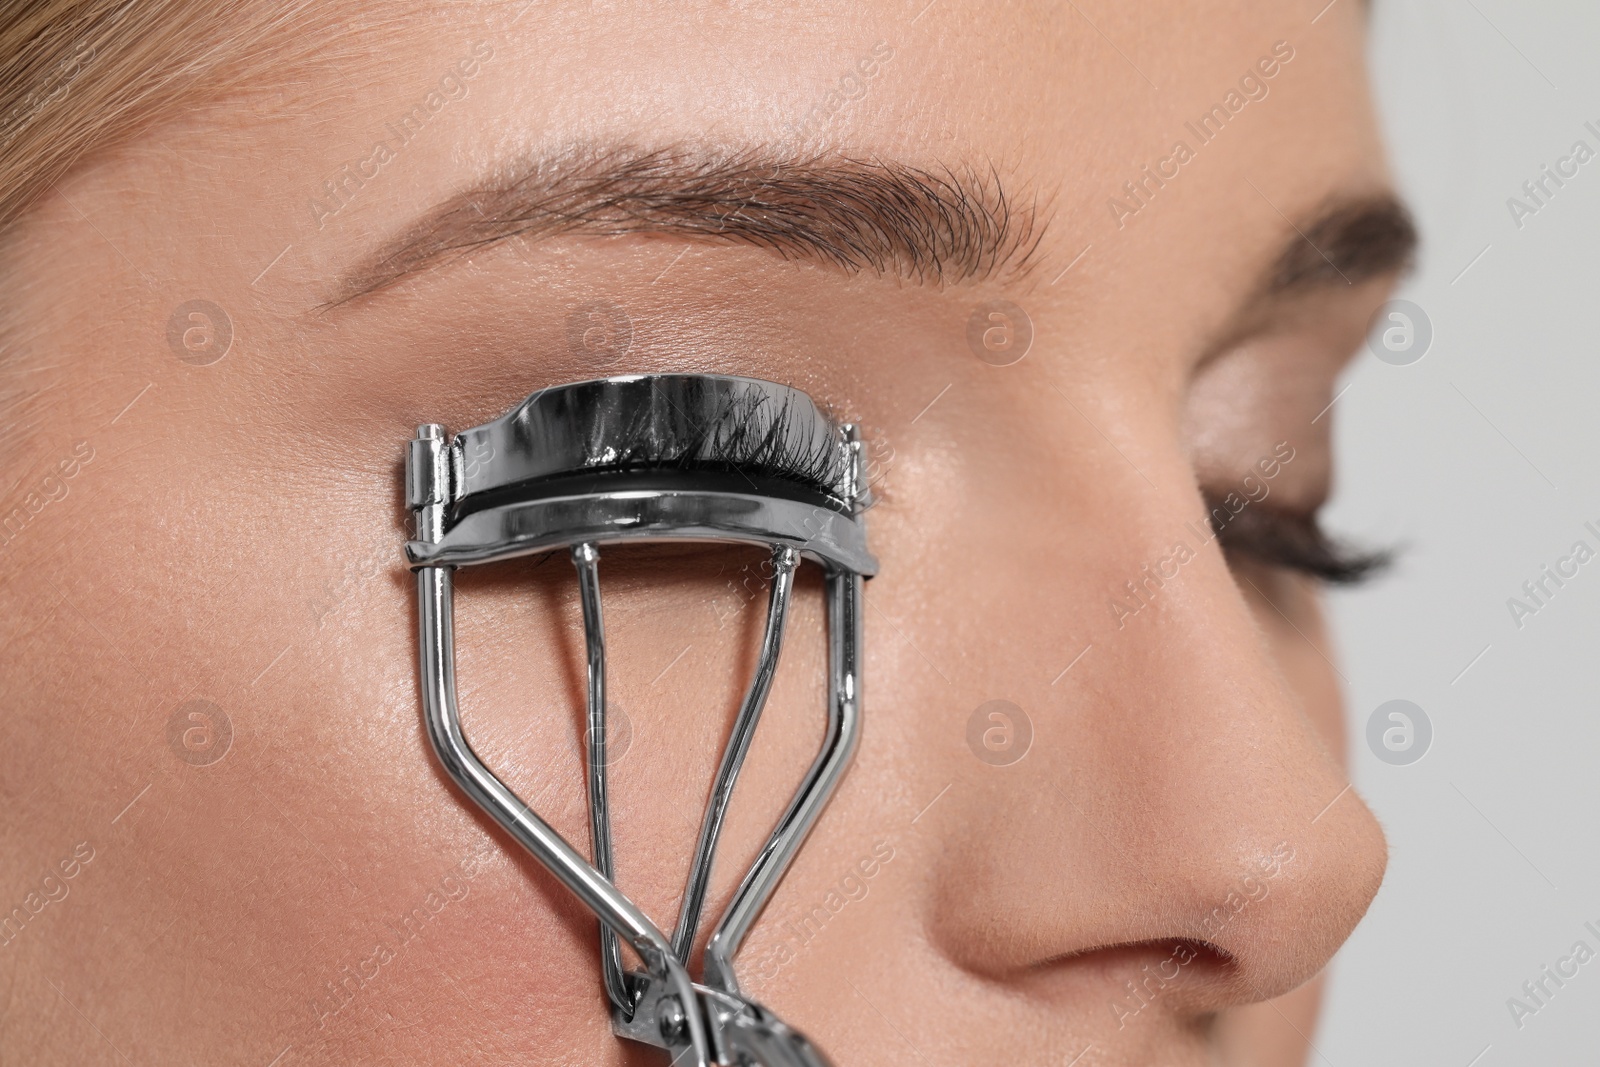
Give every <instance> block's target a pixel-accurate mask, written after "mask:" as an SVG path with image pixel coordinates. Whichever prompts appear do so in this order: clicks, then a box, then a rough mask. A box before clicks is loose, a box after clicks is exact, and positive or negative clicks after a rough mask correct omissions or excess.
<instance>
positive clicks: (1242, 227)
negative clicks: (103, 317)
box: [43, 0, 1384, 352]
mask: <svg viewBox="0 0 1600 1067" xmlns="http://www.w3.org/2000/svg"><path fill="white" fill-rule="evenodd" d="M1313 19H1315V21H1313ZM1363 35H1364V16H1363V14H1362V11H1361V9H1360V8H1359V7H1358V6H1357V5H1355V4H1354V3H1352V2H1349V0H1340V2H1337V3H1335V4H1333V5H1331V6H1330V7H1328V8H1326V9H1325V10H1324V11H1323V12H1321V14H1320V15H1317V14H1315V13H1312V14H1308V13H1307V12H1306V11H1305V10H1303V9H1302V8H1301V7H1300V5H1289V4H1284V3H1279V2H1269V0H1236V2H1204V3H1168V4H1161V5H1154V6H1152V5H1139V6H1137V7H1134V6H1131V5H1125V6H1113V5H1110V4H1105V3H1078V4H1067V5H1064V6H1063V5H1058V4H1054V3H1051V4H1044V3H1039V4H1026V3H1019V4H1009V5H1005V6H1003V7H989V8H985V9H982V10H979V9H976V8H975V7H974V6H973V5H968V4H962V3H957V2H955V0H934V2H933V3H931V4H930V3H926V2H925V0H915V2H913V3H909V4H904V5H902V4H850V5H828V6H810V5H808V6H790V5H754V4H751V5H743V4H709V3H706V4H699V3H684V4H674V5H670V6H668V5H646V4H613V5H591V4H537V5H534V4H529V5H498V4H496V5H462V6H454V5H451V6H446V7H443V8H436V9H429V10H426V11H421V12H418V11H415V10H408V12H407V13H406V14H404V15H391V14H390V12H388V11H387V10H386V12H385V15H384V17H383V21H382V22H381V24H378V25H374V26H368V27H356V28H353V29H351V30H350V32H349V33H348V34H346V35H345V36H343V37H341V38H339V39H338V42H337V44H331V45H329V46H328V47H327V48H326V49H323V50H322V51H320V52H319V53H318V54H317V55H314V56H312V57H311V61H310V62H309V63H300V64H296V65H295V66H294V68H293V70H292V72H291V73H288V74H286V75H285V77H284V79H283V81H282V82H281V83H280V84H277V85H274V86H270V87H264V91H263V92H261V93H259V94H256V95H254V96H252V97H250V98H249V99H247V100H246V101H244V102H242V103H241V102H239V101H236V100H235V101H225V102H220V103H217V104H216V105H214V106H211V107H200V108H195V109H192V110H190V111H189V112H187V113H185V115H184V116H183V117H182V118H181V120H178V121H175V122H173V123H171V124H169V125H167V126H166V127H164V128H162V129H159V130H157V131H155V132H154V133H152V134H151V135H149V136H148V137H146V138H144V139H143V140H142V141H141V142H139V143H138V144H136V145H135V146H133V147H132V148H130V149H129V150H127V151H125V152H123V153H120V154H118V155H117V156H116V157H115V158H113V159H109V160H106V161H104V162H103V163H102V164H101V166H99V167H89V168H85V170H84V171H82V172H80V174H79V175H78V176H77V177H76V178H75V179H74V180H73V181H71V182H67V183H63V187H64V189H65V190H66V191H68V192H69V193H72V194H76V193H78V192H81V193H82V196H83V199H82V200H80V199H79V198H78V196H77V195H73V196H72V200H73V202H74V203H75V204H77V205H78V206H79V207H82V208H83V209H84V210H85V211H88V212H89V213H90V214H91V215H94V216H95V217H96V218H97V229H90V228H88V227H84V226H81V225H78V224H77V223H78V222H79V216H78V215H77V214H75V213H74V211H75V209H72V208H69V207H67V206H63V205H59V204H58V205H53V206H52V208H51V210H53V211H55V212H56V213H57V214H58V215H59V217H60V219H61V220H65V221H67V222H69V223H71V224H72V225H71V234H70V236H68V238H67V240H68V241H71V242H82V244H83V249H82V251H83V253H84V256H85V257H87V258H88V259H90V260H93V259H95V258H96V257H98V258H100V259H103V260H104V261H105V265H106V273H107V274H108V275H113V276H118V277H120V276H123V275H127V276H128V277H127V281H128V284H129V292H130V293H137V294H139V296H140V299H142V298H143V293H142V292H141V289H140V287H141V285H143V284H147V282H148V279H147V278H144V277H140V276H138V275H135V274H134V273H133V272H132V271H130V270H129V269H128V263H129V261H130V259H131V260H133V261H139V256H138V255H137V251H138V250H139V249H141V248H149V246H150V245H151V244H152V242H156V243H159V244H163V245H167V246H170V248H169V249H168V250H169V251H170V250H171V249H181V250H182V254H181V255H172V256H165V255H163V257H162V261H163V262H164V264H165V269H168V270H171V271H173V272H174V274H175V275H176V276H175V277H174V278H173V279H172V281H173V284H174V287H175V288H176V289H179V290H194V291H202V290H208V291H213V292H216V291H219V290H231V292H224V293H223V295H225V296H232V297H234V298H235V302H234V305H233V306H238V305H239V304H243V303H249V302H253V301H260V300H267V301H279V300H281V301H282V303H281V305H279V306H280V307H281V308H282V309H284V310H290V309H293V310H295V311H299V312H305V311H307V310H308V309H311V308H314V307H316V306H317V305H318V304H319V303H320V302H322V301H323V300H325V299H326V298H327V297H328V296H329V294H330V292H331V290H332V286H333V283H334V279H337V278H338V277H339V276H340V275H341V274H343V273H344V272H346V271H347V270H348V269H349V268H350V267H351V265H352V263H355V262H357V261H359V260H360V259H361V258H362V257H363V256H364V255H367V254H369V253H370V251H371V250H372V249H373V248H374V247H378V246H381V245H382V244H383V243H384V242H385V241H387V240H390V239H392V238H393V237H394V236H395V235H396V234H399V233H403V232H404V231H405V229H406V228H407V227H408V226H409V225H411V223H412V222H413V220H414V219H415V218H416V217H417V215H418V214H419V213H421V212H424V211H426V210H428V209H430V208H431V207H433V206H434V205H435V204H437V203H439V202H440V201H442V200H444V199H446V198H448V197H449V196H450V195H452V194H453V193H455V192H457V191H459V190H461V189H464V188H468V187H470V186H472V185H473V184H474V183H476V182H480V181H482V180H483V179H484V177H485V175H490V174H493V173H495V172H496V171H498V170H500V169H502V168H503V167H505V166H506V164H507V163H508V162H509V161H514V160H527V159H538V158H541V157H543V156H549V155H558V154H559V153H560V152H561V151H563V150H565V149H568V148H570V147H571V146H572V145H575V144H601V145H604V144H608V143H619V144H631V145H636V146H640V147H642V148H645V149H649V148H654V147H660V146H670V145H681V144H690V145H697V146H710V147H711V148H712V149H720V148H726V149H728V150H731V151H740V150H743V149H746V148H752V147H754V148H760V149H772V148H774V147H776V148H777V149H779V150H790V151H798V152H824V153H838V154H842V155H846V156H849V157H852V158H856V159H865V160H880V159H881V160H892V161H897V162H903V163H906V164H909V165H912V166H917V167H923V168H928V169H930V170H933V171H937V170H938V169H939V168H941V167H953V168H969V169H975V170H977V171H980V172H987V173H991V174H993V175H995V176H997V178H998V179H999V180H1001V181H1003V183H1004V184H1005V186H1006V188H1007V191H1008V194H1009V196H1010V197H1011V199H1012V200H1013V202H1017V203H1022V202H1025V203H1027V204H1028V205H1029V206H1030V207H1037V210H1038V214H1039V217H1040V219H1041V220H1042V224H1043V227H1044V232H1043V236H1042V238H1041V240H1040V243H1039V254H1038V257H1037V258H1038V263H1037V265H1036V269H1034V270H1033V271H1032V272H1031V274H1030V275H1029V277H1028V278H1027V279H1025V280H1023V281H1021V282H1018V283H1017V284H1019V285H1024V286H1026V287H1027V288H1028V292H1029V299H1030V301H1031V304H1030V306H1032V307H1038V308H1040V309H1041V310H1043V311H1046V312H1048V310H1049V308H1050V307H1051V306H1053V305H1059V306H1066V305H1068V304H1071V305H1072V306H1073V307H1074V308H1078V307H1082V306H1087V305H1091V304H1092V306H1093V308H1094V310H1095V313H1096V314H1095V317H1096V319H1097V321H1098V322H1099V323H1100V324H1101V325H1103V326H1104V328H1105V329H1106V330H1107V331H1109V333H1113V334H1114V333H1116V332H1117V330H1118V329H1119V327H1118V326H1117V323H1118V322H1119V320H1120V321H1121V322H1123V323H1124V324H1125V323H1127V322H1130V321H1134V320H1139V321H1140V329H1141V330H1142V331H1143V333H1144V334H1145V336H1146V340H1147V343H1146V345H1145V347H1146V348H1147V350H1149V351H1166V352H1180V351H1182V350H1183V349H1184V347H1185V342H1184V341H1183V338H1184V337H1185V336H1187V335H1191V334H1199V333H1201V332H1203V331H1204V330H1205V329H1207V328H1209V327H1210V326H1212V325H1214V320H1216V319H1217V318H1218V316H1220V315H1221V314H1222V313H1223V311H1225V310H1226V309H1227V308H1229V307H1232V306H1233V305H1235V304H1236V303H1237V302H1238V300H1239V299H1240V296H1241V294H1242V293H1243V292H1244V291H1245V290H1246V289H1247V287H1248V286H1249V285H1250V284H1252V282H1253V280H1254V279H1255V278H1256V277H1257V276H1258V275H1259V273H1260V271H1261V269H1262V268H1263V267H1264V266H1265V265H1266V263H1267V262H1268V261H1270V260H1271V259H1272V258H1273V257H1274V256H1275V255H1276V254H1277V251H1278V249H1279V247H1280V246H1281V243H1282V240H1283V238H1284V236H1285V235H1286V234H1288V235H1292V234H1293V228H1292V222H1291V220H1294V219H1301V218H1304V217H1305V215H1306V214H1307V213H1308V212H1310V211H1312V210H1313V209H1315V208H1316V207H1317V206H1318V205H1320V204H1322V203H1323V202H1325V201H1328V200H1330V199H1332V198H1334V197H1336V196H1339V195H1348V194H1350V193H1352V192H1353V193H1356V194H1359V193H1362V192H1365V191H1369V190H1371V189H1374V188H1378V187H1381V186H1382V185H1383V184H1384V177H1383V164H1382V158H1381V152H1380V151H1379V148H1378V145H1377V141H1376V136H1375V131H1374V129H1373V124H1372V119H1371V115H1370V108H1369V106H1368V98H1367V92H1366V86H1365V73H1364V69H1363V66H1362V62H1361V50H1362V46H1363ZM102 198H103V199H102ZM96 204H99V205H100V206H102V207H103V208H104V210H102V211H100V212H99V213H98V214H96V212H95V210H94V208H95V206H96ZM114 208H116V209H122V210H114ZM128 208H132V210H126V209H128ZM153 221H154V222H156V223H157V224H156V225H152V222H153ZM123 250H133V251H134V253H135V254H133V255H132V256H130V255H128V254H127V253H126V251H123ZM150 258H152V257H151V256H147V257H146V258H145V259H144V260H143V261H144V262H149V260H150ZM69 260H70V257H61V259H60V261H61V262H68V261H69ZM78 262H79V265H80V266H81V262H82V261H81V260H80V261H78ZM43 269H45V270H49V269H50V268H49V267H48V265H47V264H46V265H45V266H44V268H43ZM74 269H78V267H77V266H75V267H74ZM657 269H659V268H657ZM141 273H143V272H141ZM1133 278H1137V279H1142V281H1141V282H1140V284H1137V285H1132V284H1126V283H1127V282H1128V280H1129V279H1133ZM65 288H71V287H65ZM1152 296H1158V297H1159V300H1160V304H1161V308H1162V311H1163V314H1162V315H1160V316H1158V317H1156V318H1155V319H1154V320H1153V321H1152V320H1151V318H1150V315H1149V303H1150V300H1151V299H1152ZM85 299H88V297H87V296H86V297H85ZM223 302H224V303H227V302H228V301H226V300H224V301H223ZM57 312H59V313H60V314H61V315H67V314H69V309H68V308H66V307H64V306H58V308H57ZM1076 314H1077V312H1076V310H1075V311H1074V316H1075V317H1076ZM1088 332H1089V331H1087V330H1086V331H1085V337H1087V336H1088Z"/></svg>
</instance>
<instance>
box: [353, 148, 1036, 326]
mask: <svg viewBox="0 0 1600 1067" xmlns="http://www.w3.org/2000/svg"><path fill="white" fill-rule="evenodd" d="M1044 228H1045V227H1044V222H1043V221H1042V219H1041V216H1040V212H1039V209H1038V205H1037V204H1036V203H1035V202H1033V201H1032V200H1031V199H1030V200H1028V201H1027V202H1017V201H1014V200H1013V199H1012V198H1011V197H1009V196H1008V195H1007V193H1006V191H1005V189H1004V187H1003V186H1002V183H1001V180H1000V177H999V175H998V174H997V173H996V172H995V171H994V170H993V169H990V170H988V171H979V170H977V169H975V168H958V167H951V166H944V167H932V168H930V167H919V166H912V165H910V164H906V163H898V162H893V161H884V160H879V159H854V158H850V157H846V156H827V155H808V156H797V155H782V154H774V153H771V152H769V151H766V150H763V149H759V148H749V149H743V150H739V151H733V152H728V151H716V150H712V149H705V148H697V147H684V146H677V147H669V148H654V149H644V148H638V147H635V146H630V145H619V146H609V147H600V146H594V145H587V144H585V145H578V146H575V147H572V148H569V149H567V150H565V151H562V152H560V153H558V154H555V155H553V156H545V157H539V158H536V159H533V160H531V161H527V162H524V163H521V164H519V165H516V166H513V167H510V168H507V169H506V170H505V171H504V172H503V173H502V174H500V175H497V176H495V177H493V178H491V179H490V180H488V181H486V182H483V183H481V184H478V185H476V186H474V187H472V188H469V189H466V190H463V191H461V192H458V193H456V194H455V195H453V196H451V197H450V198H449V199H447V200H445V201H444V202H443V203H441V204H439V205H438V206H437V207H435V208H433V209H432V210H430V211H428V212H425V213H424V214H423V215H422V216H420V217H419V218H418V219H417V221H416V222H414V223H412V224H411V225H410V226H408V227H406V228H405V229H403V230H402V231H401V232H400V233H399V234H398V235H397V236H396V237H394V238H391V239H390V240H389V241H387V242H385V243H384V244H383V245H382V246H380V247H379V248H378V249H377V250H376V251H375V252H374V253H372V254H371V255H369V256H368V257H366V258H365V259H363V260H361V261H360V262H359V263H357V264H356V265H355V266H354V267H353V268H351V269H350V270H349V271H347V272H346V273H345V274H344V275H343V276H342V277H341V278H340V280H339V282H338V284H337V288H336V291H335V295H334V296H333V297H332V298H331V299H330V300H329V301H327V302H326V303H325V304H324V305H323V310H327V309H328V308H332V307H335V306H338V305H340V304H344V303H347V302H349V301H351V300H354V299H356V298H357V297H360V296H365V295H367V294H369V293H374V292H377V291H379V290H381V289H385V288H388V287H389V286H391V285H394V284H395V283H397V282H399V281H400V280H402V279H403V278H406V277H408V276H410V275H413V274H417V273H420V272H423V271H427V270H432V269H436V268H438V267H440V266H442V265H444V264H445V263H447V262H449V261H451V260H453V259H456V258H459V257H461V256H464V255H466V254H468V253H470V252H473V251H475V250H478V249H481V248H484V247H485V246H488V245H492V244H494V243H496V242H499V241H504V240H507V239H509V238H519V239H523V240H538V239H542V238H549V237H556V236H564V235H579V236H590V237H618V236H625V235H637V234H651V235H667V236H675V237H681V238H688V239H690V240H699V241H707V242H714V243H721V244H733V245H746V246H753V247H756V248H764V249H767V250H769V251H772V252H775V253H777V254H778V255H780V256H782V257H783V258H785V259H810V260H814V261H819V262H822V263H824V264H827V265H829V266H832V267H835V268H838V269H841V270H844V271H847V272H850V273H855V272H860V271H872V272H875V273H878V274H884V275H889V274H892V275H896V276H898V277H902V278H906V279H909V280H912V281H915V282H918V283H932V284H936V285H938V284H946V283H953V282H962V281H969V280H978V279H983V278H989V277H992V276H995V275H997V274H999V273H1001V272H1002V271H1005V270H1011V271H1018V272H1020V271H1025V270H1026V269H1027V267H1028V266H1029V265H1030V264H1031V262H1032V261H1033V258H1034V254H1035V252H1036V251H1037V249H1038V245H1039V241H1040V239H1041V238H1042V236H1043V234H1044Z"/></svg>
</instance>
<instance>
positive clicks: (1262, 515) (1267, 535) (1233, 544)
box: [1206, 494, 1393, 585]
mask: <svg viewBox="0 0 1600 1067" xmlns="http://www.w3.org/2000/svg"><path fill="white" fill-rule="evenodd" d="M1220 505H1221V498H1213V497H1212V496H1210V495H1209V494H1207V496H1206V508H1207V510H1208V512H1209V513H1210V515H1211V516H1212V518H1211V529H1212V532H1213V533H1214V534H1216V537H1217V541H1218V543H1219V544H1220V545H1221V546H1222V548H1223V550H1224V551H1225V552H1227V553H1229V554H1230V555H1239V556H1248V557H1249V558H1251V559H1253V560H1255V561H1257V562H1258V563H1264V564H1266V565H1268V566H1272V567H1281V568H1283V569H1284V570H1289V571H1294V572H1296V573H1299V574H1306V575H1310V576H1311V577H1313V578H1316V579H1317V580H1318V581H1322V582H1326V583H1328V584H1330V585H1358V584H1360V583H1361V582H1364V581H1367V580H1369V579H1371V578H1374V577H1376V576H1377V575H1379V574H1380V573H1382V572H1383V570H1384V569H1385V568H1386V567H1388V566H1389V564H1390V563H1391V562H1392V561H1393V553H1392V552H1389V551H1386V550H1380V551H1366V550H1363V549H1359V548H1355V547H1352V546H1350V545H1347V544H1344V543H1343V542H1341V541H1339V540H1338V539H1337V538H1334V537H1331V536H1329V535H1328V534H1327V533H1326V532H1324V531H1323V529H1322V527H1321V525H1320V524H1319V523H1318V521H1317V516H1316V515H1315V514H1294V513H1291V512H1285V511H1277V510H1274V509H1272V508H1267V507H1251V508H1246V509H1244V510H1243V511H1241V512H1239V513H1238V514H1236V515H1234V516H1233V518H1232V519H1231V520H1229V521H1228V522H1227V523H1226V524H1225V525H1219V524H1218V523H1217V521H1216V518H1215V516H1216V515H1217V514H1218V512H1219V511H1220V513H1221V514H1224V515H1226V514H1228V509H1226V508H1223V507H1220Z"/></svg>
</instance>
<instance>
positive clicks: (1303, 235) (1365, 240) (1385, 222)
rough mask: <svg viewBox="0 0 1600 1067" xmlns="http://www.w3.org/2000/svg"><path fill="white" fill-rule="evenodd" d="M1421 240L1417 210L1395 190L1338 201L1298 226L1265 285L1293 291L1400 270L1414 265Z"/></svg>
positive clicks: (1270, 291) (1272, 291) (1275, 292)
mask: <svg viewBox="0 0 1600 1067" xmlns="http://www.w3.org/2000/svg"><path fill="white" fill-rule="evenodd" d="M1291 225H1294V224H1292V223H1291ZM1417 243H1418V238H1417V227H1416V223H1415V222H1414V221H1413V220H1412V218H1411V212H1410V211H1408V210H1407V209H1406V206H1405V205H1404V204H1403V203H1401V202H1400V200H1399V199H1398V198H1396V197H1395V196H1394V195H1392V194H1390V193H1380V194H1377V195H1371V196H1363V197H1358V198H1355V199H1349V200H1340V201H1335V202H1333V203H1331V204H1328V205H1325V206H1324V207H1323V209H1322V210H1321V211H1320V212H1319V213H1318V214H1317V215H1316V217H1315V218H1314V219H1313V220H1312V221H1311V222H1309V223H1307V224H1305V225H1303V226H1295V234H1294V235H1293V236H1292V237H1290V238H1289V239H1288V241H1287V243H1286V244H1285V245H1284V247H1283V251H1282V252H1281V253H1280V254H1279V256H1278V259H1277V261H1276V262H1275V263H1274V264H1273V265H1272V269H1271V270H1270V271H1269V272H1268V275H1267V279H1266V285H1265V289H1266V291H1267V295H1268V296H1279V295H1289V294H1294V293H1298V292H1302V291H1305V290H1310V289H1317V288H1321V287H1324V286H1350V285H1358V284H1360V283H1361V282H1365V281H1371V280H1373V279H1376V278H1382V277H1387V276H1389V275H1393V274H1398V273H1400V272H1402V271H1405V270H1407V269H1408V268H1410V267H1411V265H1412V262H1413V260H1414V258H1415V256H1416V252H1417Z"/></svg>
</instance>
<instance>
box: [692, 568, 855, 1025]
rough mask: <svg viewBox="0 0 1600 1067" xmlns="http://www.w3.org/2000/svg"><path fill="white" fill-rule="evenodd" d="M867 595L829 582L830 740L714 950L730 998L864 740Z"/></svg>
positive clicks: (833, 578)
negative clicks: (747, 945)
mask: <svg viewBox="0 0 1600 1067" xmlns="http://www.w3.org/2000/svg"><path fill="white" fill-rule="evenodd" d="M861 587H862V578H861V575H859V574H852V573H849V572H847V571H840V572H836V573H834V574H830V575H829V576H828V590H827V598H828V661H829V668H828V725H827V733H826V734H825V735H824V736H823V740H822V748H821V750H820V751H819V752H818V753H817V758H816V760H815V761H813V762H812V764H811V767H810V769H809V770H808V771H807V772H806V776H805V779H804V780H803V781H802V782H801V783H800V788H799V789H797V790H796V791H795V795H794V799H793V800H792V801H790V802H789V808H788V810H787V811H785V812H784V813H783V818H782V819H780V820H778V826H777V828H776V829H775V830H773V832H772V836H771V837H770V838H768V839H767V844H766V847H764V848H763V849H762V850H761V854H760V855H759V856H757V857H756V861H755V863H754V864H752V865H751V867H750V873H748V874H746V875H745V877H744V881H743V882H741V883H740V885H739V889H738V891H737V892H736V893H734V896H733V902H732V903H731V904H729V905H728V910H727V911H726V912H724V913H723V916H722V919H721V921H720V922H718V923H717V928H716V930H715V931H714V932H713V933H712V935H711V940H710V942H709V943H708V944H707V945H706V955H705V975H704V980H705V982H706V984H707V985H710V986H714V987H716V988H718V989H721V990H724V991H725V992H728V993H733V994H735V995H737V994H738V993H739V980H738V978H737V977H736V976H735V974H734V969H733V957H734V956H735V955H736V954H737V953H738V951H739V947H740V946H741V945H742V944H744V939H745V935H746V934H748V933H749V932H750V927H751V926H752V925H754V923H755V921H756V919H758V918H759V917H760V915H761V910H762V909H763V908H765V907H766V905H767V900H768V899H769V898H770V897H771V896H772V891H773V890H774V889H776V888H777V886H778V883H779V882H780V881H781V880H782V879H783V876H784V873H785V872H786V871H788V869H789V864H790V862H791V861H793V859H794V855H795V853H796V852H798V851H799V849H800V846H801V845H802V844H804V843H805V839H806V836H807V835H808V834H810V832H811V828H812V827H813V826H814V825H816V821H817V817H818V816H819V815H821V814H822V810H823V808H824V807H826V806H827V803H828V800H829V798H830V797H832V796H833V791H834V789H835V787H837V786H838V784H839V780H840V779H841V778H843V777H844V772H845V768H847V767H848V766H849V765H850V759H851V757H852V756H853V755H854V754H855V750H856V743H857V742H858V741H859V740H860V738H861V683H860V672H861V649H862V641H861V623H862V600H861V593H862V588H861Z"/></svg>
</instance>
